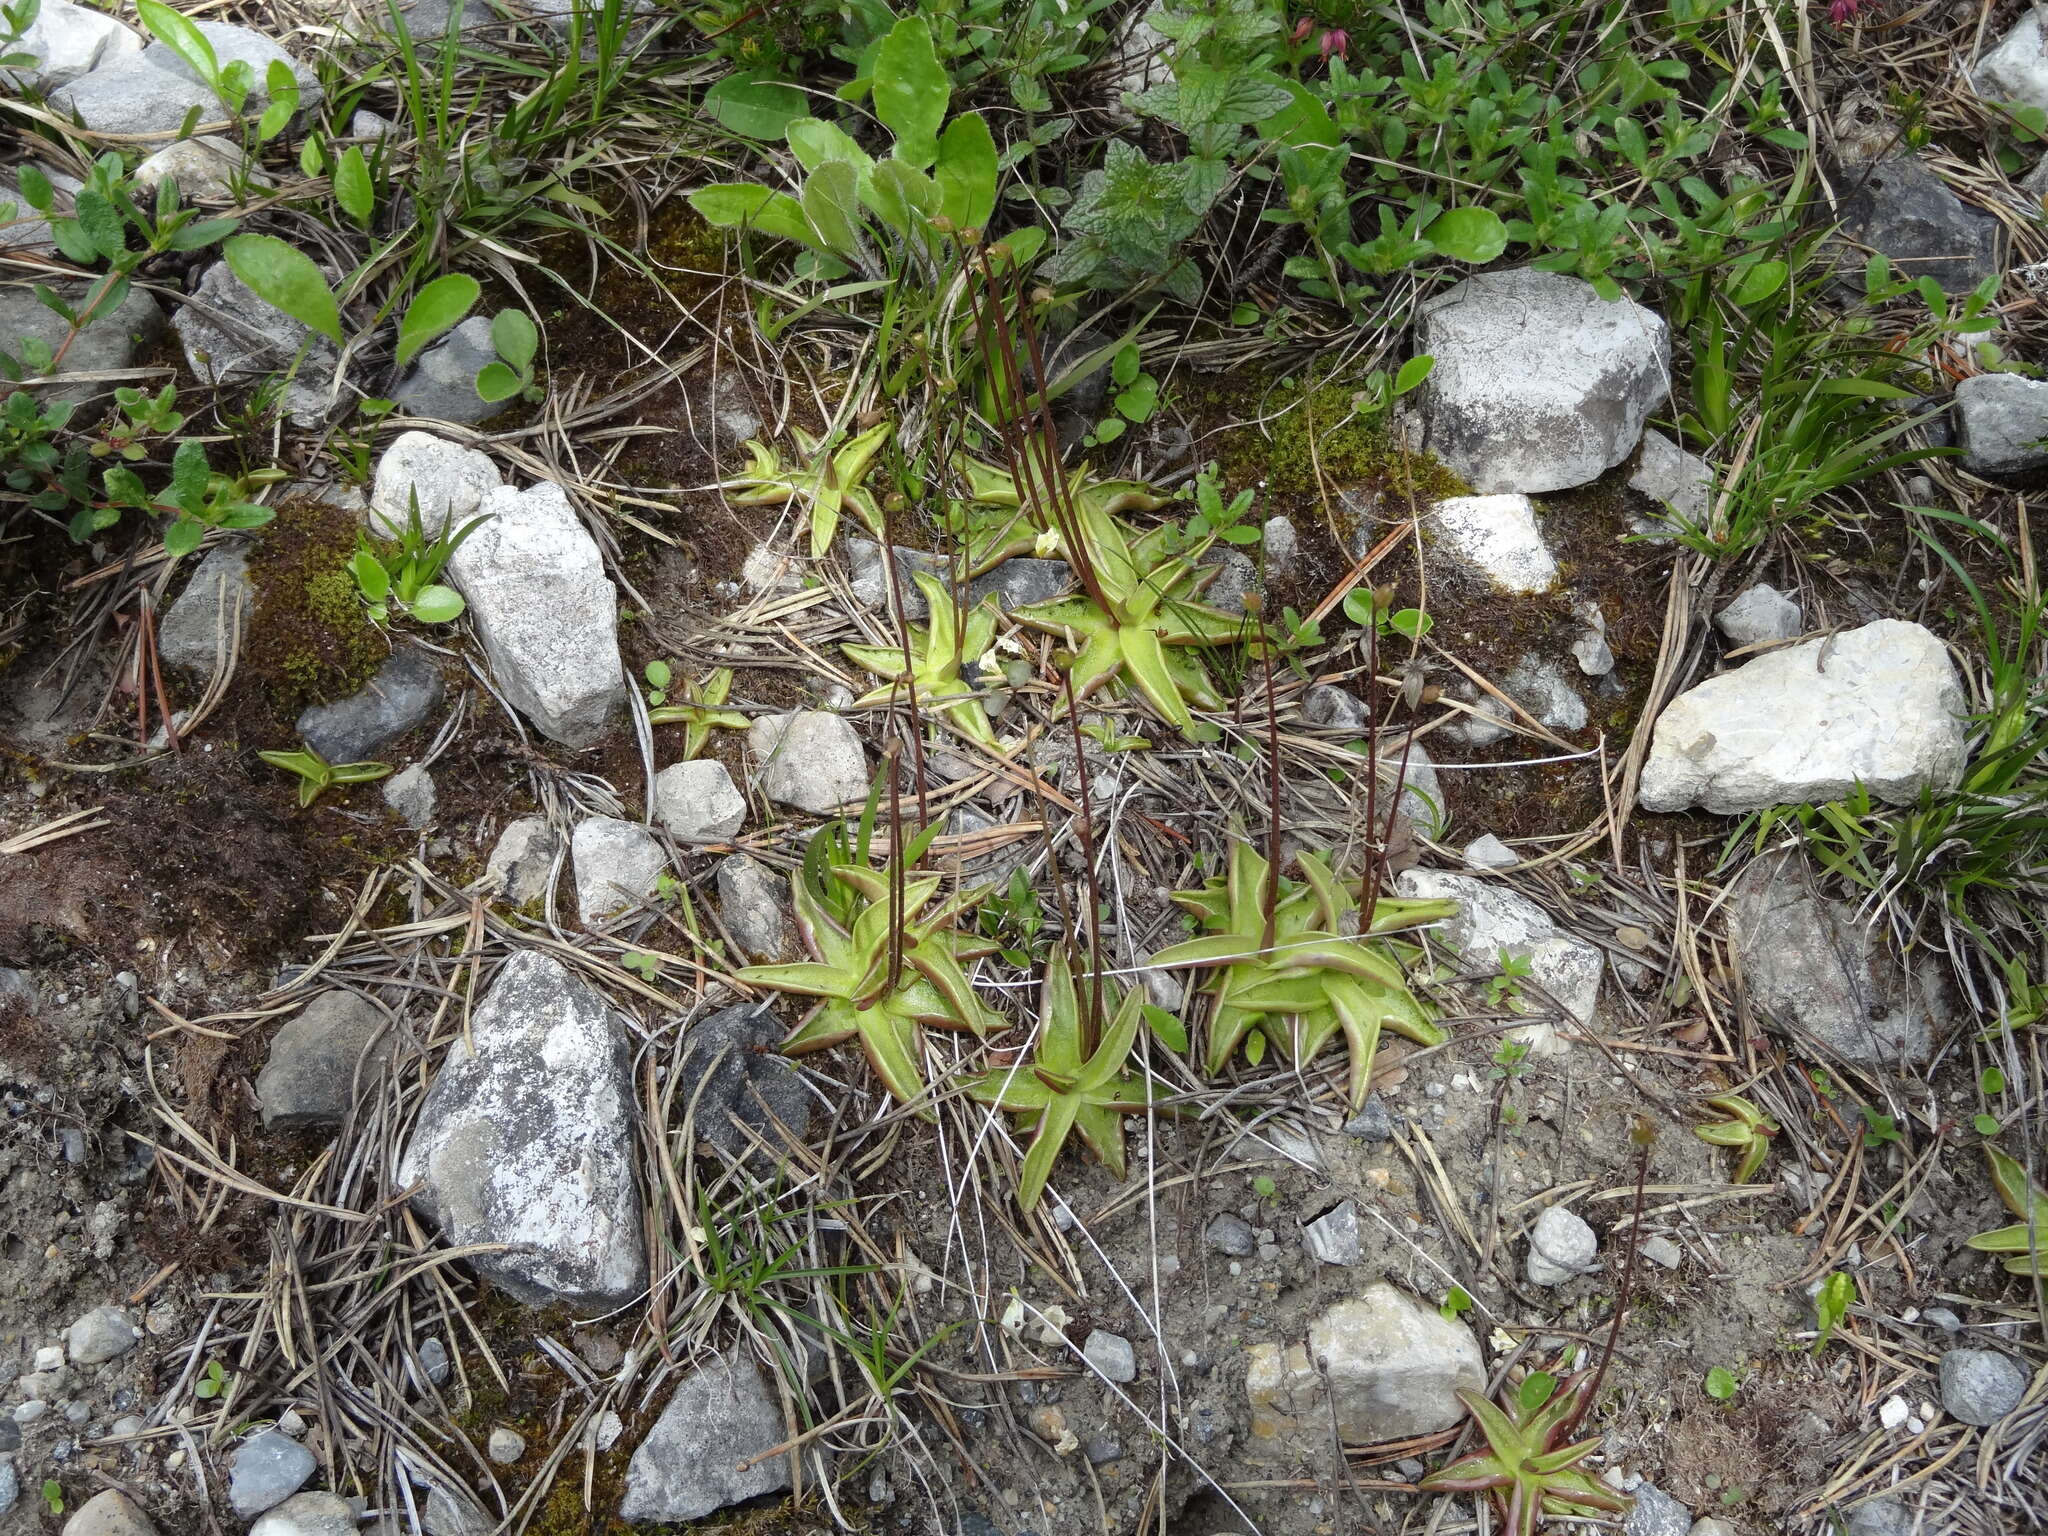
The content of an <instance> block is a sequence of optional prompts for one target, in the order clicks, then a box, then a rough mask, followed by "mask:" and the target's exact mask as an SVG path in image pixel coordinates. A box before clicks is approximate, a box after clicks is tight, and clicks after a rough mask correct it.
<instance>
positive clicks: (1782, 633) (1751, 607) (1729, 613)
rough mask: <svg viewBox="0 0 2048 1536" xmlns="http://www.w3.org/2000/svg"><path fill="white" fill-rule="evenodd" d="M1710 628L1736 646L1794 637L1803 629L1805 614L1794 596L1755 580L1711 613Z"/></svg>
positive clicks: (1804, 626) (1766, 642) (1762, 643)
mask: <svg viewBox="0 0 2048 1536" xmlns="http://www.w3.org/2000/svg"><path fill="white" fill-rule="evenodd" d="M1714 628H1716V629H1718V630H1719V631H1721V633H1722V635H1723V636H1724V637H1726V639H1727V641H1728V643H1729V644H1730V645H1732V646H1735V647H1736V648H1738V649H1740V648H1741V647H1743V646H1746V645H1766V644H1768V643H1770V642H1771V641H1773V640H1791V639H1793V638H1795V637H1796V636H1798V635H1799V634H1801V633H1802V632H1803V631H1804V630H1805V628H1806V615H1805V613H1804V611H1803V610H1802V609H1801V608H1800V606H1799V604H1798V602H1797V601H1796V600H1795V599H1793V598H1791V597H1788V596H1787V595H1786V594H1785V593H1783V592H1780V591H1779V590H1778V589H1777V588H1776V587H1767V586H1765V585H1764V584H1763V583H1762V582H1758V583H1757V584H1756V585H1755V586H1753V587H1746V588H1744V589H1743V590H1742V591H1741V592H1739V593H1737V594H1736V597H1735V601H1733V602H1732V603H1730V604H1729V605H1728V606H1727V607H1726V608H1723V609H1722V610H1721V611H1720V612H1719V613H1717V614H1715V615H1714Z"/></svg>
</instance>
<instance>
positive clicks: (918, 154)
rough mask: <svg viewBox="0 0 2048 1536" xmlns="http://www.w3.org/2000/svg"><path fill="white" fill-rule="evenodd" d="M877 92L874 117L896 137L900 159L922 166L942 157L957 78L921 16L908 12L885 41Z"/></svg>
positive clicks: (877, 63) (879, 54) (877, 64)
mask: <svg viewBox="0 0 2048 1536" xmlns="http://www.w3.org/2000/svg"><path fill="white" fill-rule="evenodd" d="M874 93H875V116H877V117H879V118H880V119H881V120H882V122H883V123H884V124H885V125H886V126H887V127H888V129H889V131H890V132H891V133H893V134H895V135H896V158H897V159H899V160H901V161H902V162H903V163H904V164H906V165H908V166H910V167H911V168H912V169H913V170H920V171H921V170H923V169H924V168H925V167H926V166H928V165H930V164H931V163H932V161H933V160H934V159H936V158H937V156H938V153H939V124H941V123H943V122H944V121H945V120H946V105H947V103H948V102H950V101H951V100H952V97H953V82H952V81H951V80H950V79H948V78H947V76H946V70H945V67H944V66H943V65H942V64H940V63H939V54H938V50H937V49H936V48H934V47H933V46H932V29H931V27H930V26H929V25H928V24H927V23H926V21H925V19H924V18H923V17H922V16H905V17H904V18H903V19H902V20H900V21H898V22H897V23H896V25H895V26H893V27H891V28H890V29H889V35H888V36H887V37H885V38H883V39H882V46H881V49H880V50H879V51H878V52H877V53H876V55H875V83H874Z"/></svg>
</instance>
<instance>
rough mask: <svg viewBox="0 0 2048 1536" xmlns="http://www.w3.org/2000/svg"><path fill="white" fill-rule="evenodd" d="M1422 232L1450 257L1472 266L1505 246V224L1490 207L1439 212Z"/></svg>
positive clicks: (1506, 241) (1482, 261) (1506, 230)
mask: <svg viewBox="0 0 2048 1536" xmlns="http://www.w3.org/2000/svg"><path fill="white" fill-rule="evenodd" d="M1424 235H1425V237H1426V238H1427V239H1428V240H1429V243H1430V244H1432V245H1434V246H1435V247H1436V248H1437V249H1438V250H1439V251H1441V252H1443V254H1444V255H1446V256H1448V257H1450V258H1451V260H1453V261H1465V262H1470V263H1472V264H1473V265H1474V266H1478V265H1480V264H1481V263H1484V262H1489V261H1492V260H1493V259H1494V258H1495V257H1496V256H1498V255H1500V253H1501V252H1502V251H1504V250H1506V249H1507V248H1508V227H1507V226H1506V225H1505V224H1503V223H1501V221H1500V215H1499V214H1497V213H1495V212H1494V211H1493V210H1492V209H1491V208H1452V209H1450V210H1449V211H1447V212H1445V213H1441V214H1438V215H1437V217H1436V221H1435V222H1434V223H1433V224H1431V225H1430V226H1429V228H1428V229H1427V230H1425V231H1424Z"/></svg>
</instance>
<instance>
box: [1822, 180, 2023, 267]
mask: <svg viewBox="0 0 2048 1536" xmlns="http://www.w3.org/2000/svg"><path fill="white" fill-rule="evenodd" d="M1843 177H1844V179H1845V180H1846V182H1847V186H1848V190H1849V194H1850V195H1849V197H1848V200H1847V201H1846V202H1845V203H1844V204H1843V205H1842V233H1841V238H1842V239H1843V240H1845V241H1852V242H1854V243H1855V244H1856V245H1857V246H1860V247H1866V248H1868V249H1869V250H1874V251H1878V252H1881V253H1882V254H1883V255H1885V256H1887V257H1889V258H1890V260H1891V264H1892V272H1893V275H1894V276H1897V277H1902V278H1905V279H1906V280H1908V281H1913V282H1917V281H1918V280H1919V279H1920V278H1923V277H1931V278H1933V279H1934V280H1935V281H1936V282H1937V283H1939V284H1940V285H1941V287H1942V289H1943V291H1944V292H1947V293H1952V294H1962V293H1968V292H1969V291H1970V290H1971V289H1973V288H1975V287H1976V286H1977V285H1978V284H1979V283H1981V282H1983V281H1984V279H1985V278H1987V277H1989V276H1991V275H1992V274H1993V273H1994V272H1996V271H1998V269H1999V247H2000V244H2001V240H2000V237H1999V225H1998V220H1996V219H1994V218H1993V217H1991V215H1989V214H1987V213H1979V212H1978V211H1977V210H1975V209H1973V208H1969V207H1966V206H1965V205H1964V203H1963V201H1962V199H1960V198H1959V197H1957V196H1956V195H1955V193H1954V192H1952V191H1950V190H1949V187H1948V184H1947V183H1946V182H1944V181H1943V180H1942V179H1941V178H1940V177H1939V176H1937V175H1935V174H1934V172H1933V171H1932V170H1930V169H1928V168H1927V167H1926V166H1925V165H1922V164H1921V163H1920V162H1919V161H1918V160H1916V159H1915V158H1913V157H1912V156H1911V155H1894V156H1892V157H1890V158H1889V159H1886V160H1882V161H1879V162H1877V163H1876V164H1874V165H1861V166H1856V167H1854V168H1852V169H1848V170H1846V171H1844V172H1843ZM1866 260H1867V258H1866V257H1865V256H1864V255H1863V252H1862V251H1861V250H1858V251H1853V252H1849V253H1845V257H1844V263H1845V270H1844V281H1845V283H1846V284H1848V285H1849V286H1851V287H1852V288H1853V289H1854V291H1855V292H1856V293H1857V294H1858V295H1860V294H1861V293H1862V291H1863V267H1864V264H1865V261H1866Z"/></svg>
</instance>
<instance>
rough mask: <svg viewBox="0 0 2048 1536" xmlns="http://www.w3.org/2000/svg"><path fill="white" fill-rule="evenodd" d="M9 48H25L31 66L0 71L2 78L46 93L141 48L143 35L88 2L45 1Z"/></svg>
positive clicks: (17, 87) (18, 50) (16, 86)
mask: <svg viewBox="0 0 2048 1536" xmlns="http://www.w3.org/2000/svg"><path fill="white" fill-rule="evenodd" d="M6 51H7V52H8V53H26V54H29V55H31V56H32V57H33V58H34V59H35V61H36V62H35V65H34V66H33V67H32V68H23V69H7V70H0V81H5V82H6V83H8V84H9V85H11V86H12V87H13V88H14V89H15V90H26V89H29V88H30V87H33V88H34V89H36V90H39V91H42V92H44V93H46V94H47V93H48V92H50V91H54V90H55V89H56V88H57V87H58V86H60V85H67V84H69V83H70V82H71V81H73V80H76V79H77V78H78V77H79V76H80V75H83V74H85V73H87V72H88V71H90V70H94V69H97V68H99V67H100V66H101V65H102V64H111V63H113V62H114V60H116V59H121V58H127V57H129V56H131V55H133V54H138V53H140V52H142V37H141V34H140V33H138V32H136V31H135V30H134V29H133V28H130V27H125V26H123V25H122V24H121V23H120V22H118V21H116V20H114V18H113V17H111V16H108V15H106V14H104V13H103V12H100V11H95V10H93V9H92V8H91V7H89V6H83V5H73V4H72V3H71V0H43V3H42V7H41V8H40V9H39V10H38V11H37V12H36V19H35V20H34V21H32V22H30V23H29V28H28V30H27V31H26V32H24V33H22V35H21V38H20V40H19V41H18V42H16V43H15V44H14V46H13V47H11V48H9V49H7V50H6Z"/></svg>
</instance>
